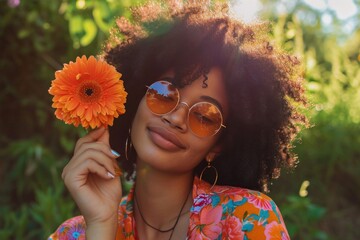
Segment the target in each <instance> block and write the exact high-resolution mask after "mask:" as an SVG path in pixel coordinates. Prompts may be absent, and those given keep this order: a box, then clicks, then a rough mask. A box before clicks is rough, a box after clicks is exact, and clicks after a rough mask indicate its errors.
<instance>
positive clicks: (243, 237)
mask: <svg viewBox="0 0 360 240" xmlns="http://www.w3.org/2000/svg"><path fill="white" fill-rule="evenodd" d="M192 194H193V195H192V196H193V199H194V201H193V205H192V207H191V209H190V224H189V228H188V234H187V239H188V240H227V239H236V240H262V239H266V240H280V239H281V240H287V239H290V237H289V235H288V232H287V230H286V227H285V224H284V221H283V219H282V216H281V214H280V211H279V209H278V207H277V206H276V205H275V203H274V201H273V200H271V199H270V198H269V197H268V196H266V195H265V194H263V193H260V192H257V191H252V190H248V189H243V188H236V187H228V186H214V187H213V188H212V189H211V185H209V184H208V183H206V182H203V181H200V180H199V179H198V178H197V177H195V179H194V184H193V192H192ZM118 211H119V212H118V213H119V214H118V216H119V227H118V232H117V235H116V239H117V240H135V239H137V237H136V236H137V234H136V227H135V219H134V213H133V189H132V190H131V191H130V193H129V195H128V196H125V197H124V198H123V199H122V201H121V203H120V206H119V210H118ZM85 227H86V226H85V221H84V218H83V217H82V216H77V217H74V218H72V219H69V220H67V221H66V222H65V223H63V224H62V225H61V226H60V227H59V228H58V229H57V230H56V232H55V233H54V234H52V235H51V236H50V237H49V240H56V239H59V240H72V239H85Z"/></svg>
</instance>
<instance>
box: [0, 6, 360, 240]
mask: <svg viewBox="0 0 360 240" xmlns="http://www.w3.org/2000/svg"><path fill="white" fill-rule="evenodd" d="M9 2H10V1H8V3H9ZM12 2H16V1H12ZM140 2H142V1H141V0H138V1H134V0H122V1H110V0H108V1H106V0H103V1H100V0H86V1H85V0H77V1H75V0H57V1H21V2H20V5H18V6H14V7H10V6H9V4H6V3H5V2H2V4H1V5H0V16H1V18H0V43H1V44H0V46H1V48H2V49H1V52H0V54H1V58H0V71H1V74H0V159H1V160H0V182H1V185H0V186H1V187H0V239H45V238H46V237H47V236H48V235H49V234H50V233H51V232H53V231H54V230H55V228H56V227H57V226H58V225H59V224H60V223H61V222H62V221H64V220H65V219H67V218H69V217H71V216H74V215H76V214H78V210H77V209H76V206H75V205H74V203H73V201H72V200H71V197H70V196H69V194H68V193H67V191H66V190H65V188H64V185H63V183H62V181H61V178H60V174H61V171H62V168H63V166H64V165H65V164H66V162H67V161H68V159H69V158H70V157H71V154H72V149H73V146H74V143H75V141H76V140H77V139H78V137H79V136H81V135H83V134H84V131H83V130H81V129H76V128H74V127H72V126H67V125H65V124H63V123H62V122H61V121H58V120H56V119H55V117H54V115H53V112H54V111H53V109H52V108H51V97H50V95H49V94H48V93H47V90H48V88H49V86H50V82H51V80H53V78H54V71H55V70H58V69H60V68H62V63H65V62H69V61H71V60H75V57H76V56H79V55H83V54H85V55H87V56H89V55H96V54H98V53H99V51H100V50H101V45H102V44H103V42H104V40H105V39H106V38H107V36H108V32H109V28H110V27H111V26H113V24H114V21H115V17H116V16H119V15H124V16H127V17H130V13H129V8H128V7H129V6H132V5H136V4H138V3H140ZM262 2H263V3H264V4H265V6H266V7H265V8H264V10H263V11H262V15H263V17H264V19H270V20H272V21H273V27H274V30H273V32H272V34H273V35H274V41H275V42H276V44H278V45H279V46H282V47H283V48H285V49H286V50H288V51H291V52H294V53H296V54H297V55H299V56H302V58H303V61H304V63H305V75H306V79H307V82H306V84H307V89H308V95H309V98H310V99H311V101H312V107H310V108H309V109H307V114H308V116H309V117H310V118H311V123H312V125H313V127H312V128H310V129H307V130H305V131H303V132H302V134H301V137H302V140H301V141H300V140H298V141H297V142H296V143H295V144H296V148H295V149H294V151H295V152H296V153H297V154H298V155H299V159H300V163H299V165H298V167H297V169H296V170H295V171H294V172H291V173H287V172H286V171H284V172H283V173H282V175H283V176H282V177H281V178H280V179H279V180H276V181H274V185H273V187H272V189H271V190H272V192H271V193H270V195H271V197H273V198H274V199H275V201H276V202H277V204H278V205H279V207H280V209H281V211H282V213H283V216H284V219H285V222H286V224H287V227H288V230H289V232H290V234H291V237H292V239H359V238H360V229H359V228H358V226H360V218H359V216H360V208H359V202H360V191H359V189H360V175H359V173H360V161H359V158H360V124H359V123H360V108H359V103H360V70H359V61H360V51H359V49H360V29H359V28H357V29H356V28H355V30H354V31H353V32H351V33H349V32H345V31H344V28H343V26H344V24H345V23H344V22H343V21H340V20H339V19H337V18H336V16H335V14H334V13H333V12H331V11H329V12H328V13H329V14H330V15H331V16H332V17H333V25H332V26H331V28H329V27H328V26H324V25H323V24H322V22H321V17H322V15H323V13H321V12H318V11H316V10H314V9H312V8H310V7H309V6H307V5H306V4H304V3H303V2H302V1H301V0H298V1H290V2H292V4H289V6H288V8H287V10H288V11H287V12H286V13H279V12H277V10H276V9H277V6H278V4H279V3H280V2H281V1H278V0H263V1H262ZM282 2H284V1H282ZM356 4H357V6H358V7H359V6H360V3H359V1H356ZM351 21H352V22H353V23H355V26H359V25H360V24H359V21H360V14H359V12H358V13H357V15H356V16H355V17H353V18H352V19H351Z"/></svg>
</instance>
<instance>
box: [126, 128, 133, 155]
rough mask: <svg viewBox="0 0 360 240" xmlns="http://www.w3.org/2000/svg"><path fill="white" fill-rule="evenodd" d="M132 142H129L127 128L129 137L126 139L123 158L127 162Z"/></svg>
mask: <svg viewBox="0 0 360 240" xmlns="http://www.w3.org/2000/svg"><path fill="white" fill-rule="evenodd" d="M132 146H133V145H132V142H131V128H129V135H128V137H127V138H126V142H125V158H126V160H129V154H128V152H129V153H130V151H131V148H132Z"/></svg>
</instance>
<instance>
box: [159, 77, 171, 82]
mask: <svg viewBox="0 0 360 240" xmlns="http://www.w3.org/2000/svg"><path fill="white" fill-rule="evenodd" d="M159 80H165V81H169V82H170V81H171V80H174V78H173V77H162V78H160V79H159Z"/></svg>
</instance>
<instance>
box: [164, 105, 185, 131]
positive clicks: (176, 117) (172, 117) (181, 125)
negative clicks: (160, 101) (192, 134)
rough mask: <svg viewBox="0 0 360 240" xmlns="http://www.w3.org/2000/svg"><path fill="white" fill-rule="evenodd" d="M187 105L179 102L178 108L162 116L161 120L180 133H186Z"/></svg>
mask: <svg viewBox="0 0 360 240" xmlns="http://www.w3.org/2000/svg"><path fill="white" fill-rule="evenodd" d="M188 109H189V104H187V103H186V102H180V103H179V104H178V106H177V107H176V108H175V109H174V110H173V111H172V112H170V113H168V114H166V115H163V116H162V120H163V122H165V123H166V124H168V125H169V126H171V127H173V128H176V129H178V130H179V131H181V132H186V131H187V124H186V120H187V113H188Z"/></svg>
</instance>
